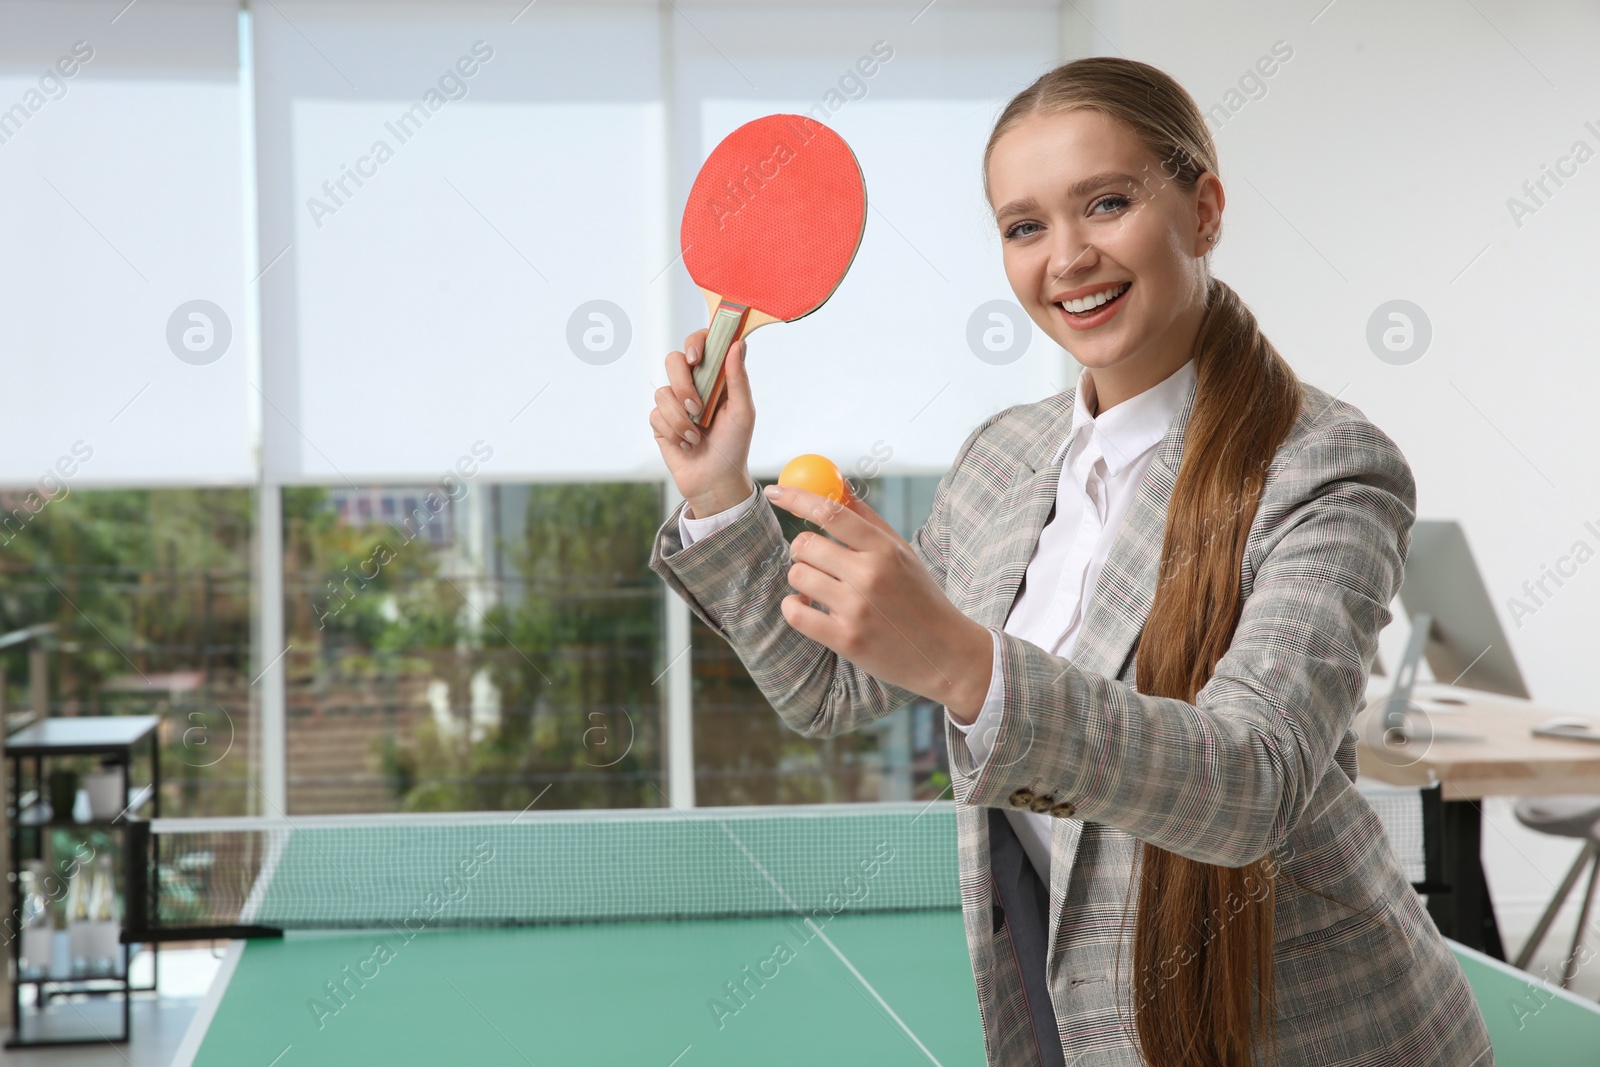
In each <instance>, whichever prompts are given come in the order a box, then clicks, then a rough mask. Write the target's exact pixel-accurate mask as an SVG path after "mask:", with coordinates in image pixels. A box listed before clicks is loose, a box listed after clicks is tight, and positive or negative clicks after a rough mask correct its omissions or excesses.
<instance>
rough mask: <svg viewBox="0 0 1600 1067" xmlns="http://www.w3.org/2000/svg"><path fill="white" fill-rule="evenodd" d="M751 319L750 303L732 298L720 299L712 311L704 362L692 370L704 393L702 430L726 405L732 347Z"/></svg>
mask: <svg viewBox="0 0 1600 1067" xmlns="http://www.w3.org/2000/svg"><path fill="white" fill-rule="evenodd" d="M749 319H750V308H749V307H748V306H746V305H744V304H735V303H733V302H731V301H728V300H723V301H721V302H719V303H718V304H717V307H716V310H715V311H713V312H712V313H711V329H710V330H708V331H707V332H706V346H705V351H704V352H702V353H701V354H700V362H698V363H696V364H695V365H694V368H693V372H692V373H693V378H694V387H695V390H696V391H697V392H698V393H699V394H700V416H699V418H697V419H695V425H696V426H698V427H700V428H701V429H702V430H705V429H708V428H709V427H710V426H711V420H712V419H714V418H716V414H717V409H718V408H720V407H721V406H722V401H723V399H724V396H725V394H726V393H727V384H728V382H727V379H728V375H727V368H726V366H725V365H724V364H726V362H727V359H728V349H730V348H732V347H733V343H734V342H735V341H737V340H739V338H740V337H742V336H743V335H744V333H745V325H746V323H747V322H748V321H749Z"/></svg>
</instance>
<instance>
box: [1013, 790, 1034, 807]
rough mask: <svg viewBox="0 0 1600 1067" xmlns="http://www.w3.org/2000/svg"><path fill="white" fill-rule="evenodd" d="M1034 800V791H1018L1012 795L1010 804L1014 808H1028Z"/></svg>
mask: <svg viewBox="0 0 1600 1067" xmlns="http://www.w3.org/2000/svg"><path fill="white" fill-rule="evenodd" d="M1033 800H1034V796H1033V790H1031V789H1018V790H1017V791H1016V792H1014V793H1012V794H1011V798H1010V804H1011V806H1012V807H1013V808H1026V807H1028V806H1029V805H1030V804H1032V803H1033Z"/></svg>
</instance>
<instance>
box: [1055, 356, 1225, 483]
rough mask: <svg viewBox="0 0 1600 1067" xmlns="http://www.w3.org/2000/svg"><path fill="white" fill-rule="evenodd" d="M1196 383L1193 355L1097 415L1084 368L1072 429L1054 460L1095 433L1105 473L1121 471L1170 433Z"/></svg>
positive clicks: (1073, 406)
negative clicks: (1164, 374)
mask: <svg viewBox="0 0 1600 1067" xmlns="http://www.w3.org/2000/svg"><path fill="white" fill-rule="evenodd" d="M1194 383H1195V369H1194V359H1193V358H1190V359H1189V361H1188V362H1187V363H1185V364H1184V365H1183V366H1181V367H1179V368H1178V369H1177V370H1175V371H1173V372H1172V373H1171V374H1169V375H1167V377H1166V378H1164V379H1162V380H1161V381H1160V382H1157V383H1156V384H1155V385H1152V386H1151V387H1150V388H1148V389H1146V390H1145V391H1144V392H1142V393H1140V394H1139V395H1137V396H1132V397H1129V398H1128V399H1127V400H1124V401H1123V402H1122V403H1120V404H1118V405H1117V406H1116V407H1114V408H1112V409H1111V410H1110V411H1107V412H1104V413H1102V414H1101V415H1100V416H1099V417H1098V418H1096V417H1095V416H1093V415H1091V414H1089V402H1090V400H1091V399H1092V398H1093V397H1094V379H1093V378H1092V377H1091V375H1090V372H1089V370H1088V369H1087V368H1085V369H1084V371H1083V373H1082V374H1080V375H1079V376H1078V389H1077V395H1076V396H1075V397H1074V398H1073V401H1072V429H1071V430H1069V431H1067V439H1066V440H1065V441H1063V442H1062V443H1061V447H1060V448H1058V449H1056V454H1055V458H1054V460H1053V461H1052V462H1060V461H1061V460H1062V458H1063V457H1064V456H1065V455H1066V453H1067V450H1068V449H1069V448H1071V447H1072V444H1073V442H1074V441H1077V440H1078V439H1079V437H1083V438H1084V439H1085V440H1087V439H1088V438H1089V436H1091V435H1093V436H1094V437H1096V438H1098V441H1099V445H1100V452H1101V454H1102V455H1103V456H1104V458H1105V464H1106V473H1107V474H1108V475H1111V476H1115V475H1117V474H1119V473H1120V472H1121V471H1122V469H1123V468H1124V467H1126V466H1127V465H1128V464H1130V463H1132V462H1133V461H1134V460H1136V459H1138V458H1139V457H1140V456H1141V455H1143V454H1144V453H1145V452H1147V451H1149V450H1150V449H1151V448H1154V447H1155V446H1156V445H1157V444H1159V443H1160V442H1161V439H1162V438H1163V437H1165V436H1166V435H1167V430H1168V429H1169V428H1170V427H1171V426H1172V420H1173V419H1174V418H1176V417H1177V415H1178V412H1179V411H1180V410H1182V408H1183V402H1184V400H1185V399H1186V398H1187V397H1188V395H1189V389H1190V387H1191V386H1192V385H1194Z"/></svg>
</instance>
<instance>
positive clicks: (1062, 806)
mask: <svg viewBox="0 0 1600 1067" xmlns="http://www.w3.org/2000/svg"><path fill="white" fill-rule="evenodd" d="M1077 810H1078V809H1077V808H1076V807H1075V806H1074V805H1073V803H1072V801H1070V800H1063V801H1062V802H1061V803H1059V804H1057V805H1055V806H1054V807H1052V808H1051V809H1050V814H1051V815H1053V816H1055V817H1056V818H1058V819H1070V818H1072V813H1073V812H1075V811H1077Z"/></svg>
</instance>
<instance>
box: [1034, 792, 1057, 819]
mask: <svg viewBox="0 0 1600 1067" xmlns="http://www.w3.org/2000/svg"><path fill="white" fill-rule="evenodd" d="M1055 802H1056V798H1055V797H1039V796H1036V797H1034V798H1033V799H1032V800H1031V801H1029V802H1028V807H1030V808H1032V809H1033V810H1034V811H1036V812H1038V813H1039V814H1041V815H1043V814H1044V813H1045V812H1047V811H1049V810H1050V808H1051V807H1052V806H1053V805H1054V804H1055Z"/></svg>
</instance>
